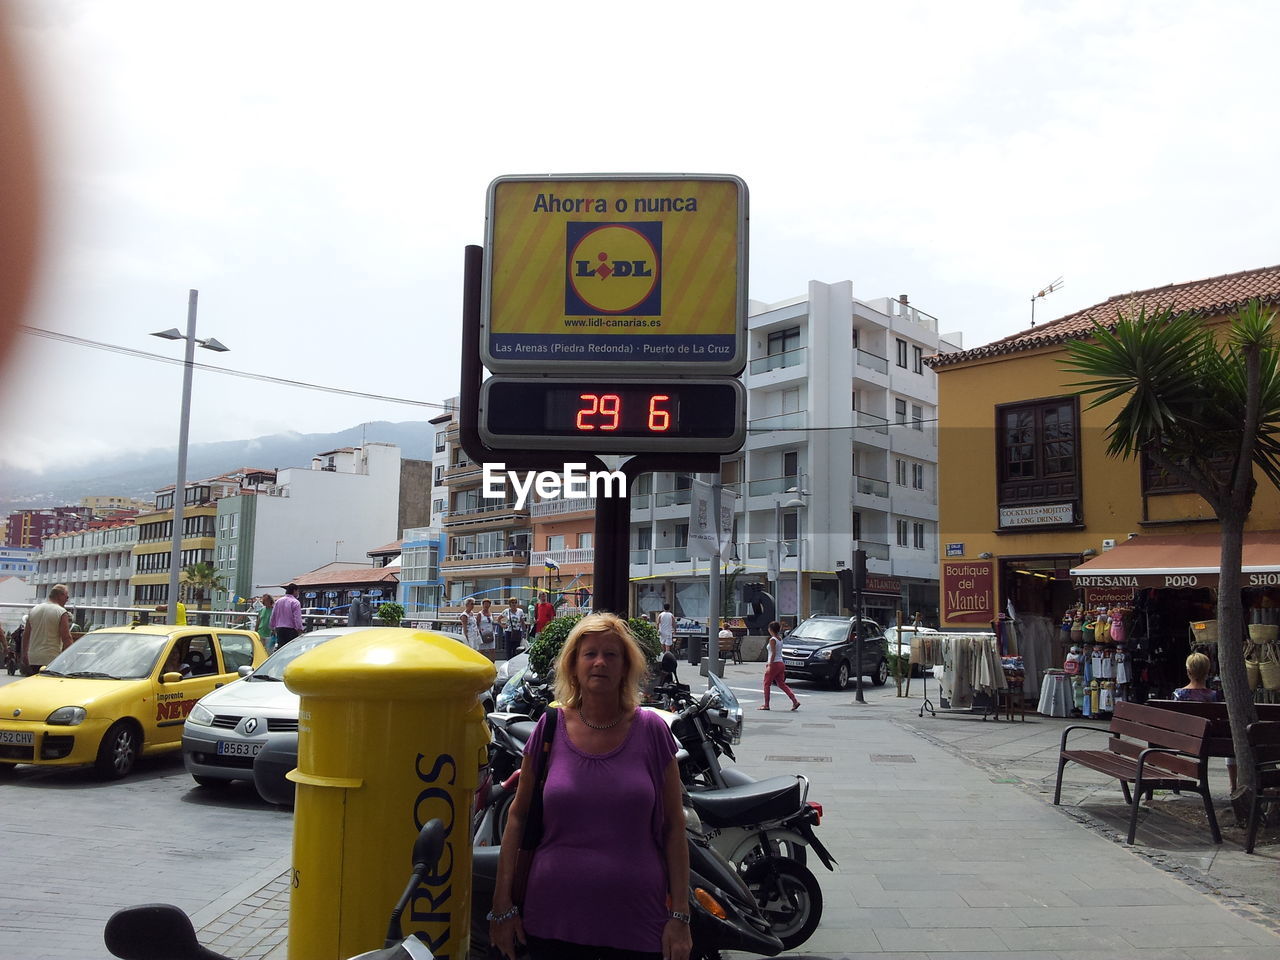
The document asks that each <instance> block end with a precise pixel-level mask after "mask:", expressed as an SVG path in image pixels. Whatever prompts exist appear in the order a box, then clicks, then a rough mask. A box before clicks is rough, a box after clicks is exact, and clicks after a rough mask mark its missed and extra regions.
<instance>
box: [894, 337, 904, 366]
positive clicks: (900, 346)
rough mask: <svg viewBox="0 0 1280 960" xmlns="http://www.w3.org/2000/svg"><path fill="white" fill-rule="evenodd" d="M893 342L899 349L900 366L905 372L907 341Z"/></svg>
mask: <svg viewBox="0 0 1280 960" xmlns="http://www.w3.org/2000/svg"><path fill="white" fill-rule="evenodd" d="M893 342H894V343H895V344H897V347H898V366H900V367H901V368H902V369H903V370H905V369H907V341H905V340H894V341H893Z"/></svg>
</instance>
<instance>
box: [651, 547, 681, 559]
mask: <svg viewBox="0 0 1280 960" xmlns="http://www.w3.org/2000/svg"><path fill="white" fill-rule="evenodd" d="M653 554H654V556H653V562H654V563H685V562H687V561H688V559H689V548H688V547H687V546H685V547H660V548H659V549H657V550H655V551H653Z"/></svg>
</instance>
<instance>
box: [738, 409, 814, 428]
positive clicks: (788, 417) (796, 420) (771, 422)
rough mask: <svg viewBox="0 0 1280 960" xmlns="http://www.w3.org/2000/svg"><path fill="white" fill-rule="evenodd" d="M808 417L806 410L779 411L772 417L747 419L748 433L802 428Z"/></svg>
mask: <svg viewBox="0 0 1280 960" xmlns="http://www.w3.org/2000/svg"><path fill="white" fill-rule="evenodd" d="M807 419H808V411H807V410H797V411H796V412H795V413H779V414H777V415H776V416H772V417H760V418H759V419H757V420H748V421H747V432H748V433H766V432H768V431H770V430H803V429H804V427H805V423H806V421H807Z"/></svg>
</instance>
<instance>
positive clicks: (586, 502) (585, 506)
mask: <svg viewBox="0 0 1280 960" xmlns="http://www.w3.org/2000/svg"><path fill="white" fill-rule="evenodd" d="M595 509H596V498H595V497H574V498H572V499H560V500H539V501H538V502H537V503H533V504H530V506H529V516H531V517H555V516H559V515H560V514H564V513H581V512H583V511H590V512H593V513H594V512H595Z"/></svg>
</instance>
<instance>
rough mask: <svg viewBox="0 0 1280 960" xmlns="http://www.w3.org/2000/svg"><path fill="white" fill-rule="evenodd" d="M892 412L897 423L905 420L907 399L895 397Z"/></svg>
mask: <svg viewBox="0 0 1280 960" xmlns="http://www.w3.org/2000/svg"><path fill="white" fill-rule="evenodd" d="M893 413H894V416H895V417H897V420H898V423H906V422H907V401H905V400H903V399H902V398H901V397H897V398H895V399H894V401H893Z"/></svg>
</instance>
